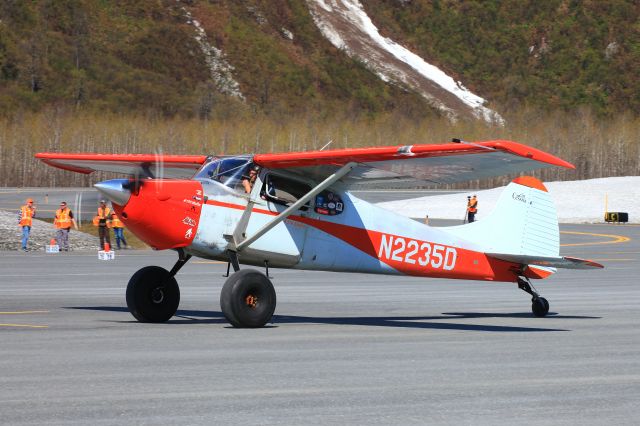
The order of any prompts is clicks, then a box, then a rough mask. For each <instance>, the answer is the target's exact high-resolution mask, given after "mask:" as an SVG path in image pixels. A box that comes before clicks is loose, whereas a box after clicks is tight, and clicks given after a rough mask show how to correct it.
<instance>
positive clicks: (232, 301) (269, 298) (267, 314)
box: [220, 269, 276, 328]
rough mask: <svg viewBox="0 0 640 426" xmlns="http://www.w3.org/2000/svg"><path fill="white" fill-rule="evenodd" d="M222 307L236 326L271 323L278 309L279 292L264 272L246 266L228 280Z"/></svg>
mask: <svg viewBox="0 0 640 426" xmlns="http://www.w3.org/2000/svg"><path fill="white" fill-rule="evenodd" d="M220 307H221V308H222V313H223V314H224V316H225V318H226V319H227V321H229V322H230V323H231V325H233V326H234V327H238V328H257V327H262V326H264V325H265V324H266V323H267V322H269V320H270V319H271V317H272V316H273V312H274V311H275V309H276V291H275V289H274V288H273V284H271V281H269V278H267V277H266V276H265V275H264V274H263V273H261V272H258V271H255V270H252V269H243V270H242V271H238V272H236V273H234V274H233V275H231V276H230V277H229V278H228V279H227V281H226V282H225V283H224V286H223V287H222V292H221V293H220Z"/></svg>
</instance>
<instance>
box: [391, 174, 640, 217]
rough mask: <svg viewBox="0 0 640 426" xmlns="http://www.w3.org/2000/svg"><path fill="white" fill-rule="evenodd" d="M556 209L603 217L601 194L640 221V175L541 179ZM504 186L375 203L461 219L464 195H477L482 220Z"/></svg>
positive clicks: (417, 214) (410, 213)
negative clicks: (573, 179)
mask: <svg viewBox="0 0 640 426" xmlns="http://www.w3.org/2000/svg"><path fill="white" fill-rule="evenodd" d="M544 185H545V187H546V188H547V190H548V191H549V194H551V197H552V198H553V201H554V203H555V205H556V209H557V210H558V219H559V221H560V222H561V223H597V222H603V221H604V212H605V197H606V198H607V201H608V202H607V204H608V207H607V210H608V211H610V212H627V213H629V222H633V223H640V202H639V201H638V200H640V176H630V177H610V178H600V179H588V180H578V181H566V182H545V183H544ZM503 190H504V187H500V188H494V189H489V190H484V191H469V192H468V193H461V194H450V195H436V196H428V197H421V198H415V199H412V200H400V201H391V202H386V203H379V204H378V206H380V207H382V208H384V209H387V210H391V211H393V212H395V213H398V214H401V215H404V216H409V217H415V218H423V217H425V215H428V216H429V218H433V219H435V218H438V219H460V221H462V220H463V219H464V215H465V210H466V205H467V195H473V194H477V195H478V214H477V215H476V218H477V219H478V220H482V218H483V217H487V216H488V215H490V214H491V212H492V211H493V209H494V208H495V206H496V203H497V201H498V197H499V196H500V194H501V193H502V191H503Z"/></svg>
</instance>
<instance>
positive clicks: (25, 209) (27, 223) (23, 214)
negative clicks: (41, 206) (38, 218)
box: [18, 198, 36, 251]
mask: <svg viewBox="0 0 640 426" xmlns="http://www.w3.org/2000/svg"><path fill="white" fill-rule="evenodd" d="M35 215H36V208H35V206H34V205H33V199H31V198H27V204H25V205H24V206H22V207H20V212H19V213H18V226H21V227H22V251H29V248H28V247H27V243H28V242H29V234H30V233H31V225H32V224H33V217H34V216H35Z"/></svg>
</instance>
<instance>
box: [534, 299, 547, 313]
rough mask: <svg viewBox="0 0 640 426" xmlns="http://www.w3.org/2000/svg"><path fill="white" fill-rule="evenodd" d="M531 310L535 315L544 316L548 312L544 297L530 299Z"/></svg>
mask: <svg viewBox="0 0 640 426" xmlns="http://www.w3.org/2000/svg"><path fill="white" fill-rule="evenodd" d="M531 311H532V312H533V315H535V316H537V317H544V316H546V315H547V314H548V313H549V302H547V299H545V298H544V297H535V298H534V299H533V300H532V301H531Z"/></svg>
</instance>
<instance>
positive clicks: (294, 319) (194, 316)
mask: <svg viewBox="0 0 640 426" xmlns="http://www.w3.org/2000/svg"><path fill="white" fill-rule="evenodd" d="M65 309H79V310H90V311H107V312H122V313H127V314H129V310H128V309H127V308H125V307H114V306H73V307H68V308H65ZM482 318H530V319H531V320H535V321H545V318H533V317H532V316H531V313H528V312H526V313H525V312H516V313H484V312H444V313H442V315H437V316H383V317H311V316H297V315H274V316H273V317H272V319H271V322H270V323H269V325H268V326H267V327H269V326H271V327H273V326H278V325H280V324H331V325H359V326H368V327H400V328H415V329H435V330H464V331H490V332H545V331H546V332H549V331H570V330H567V329H561V328H543V327H517V326H506V325H488V324H469V323H465V322H462V321H466V320H472V319H482ZM547 318H549V319H551V318H552V319H599V318H600V317H591V316H565V315H558V314H557V313H553V312H550V313H549V314H548V317H547ZM443 320H444V321H446V322H441V321H443ZM456 320H459V321H460V322H453V321H456ZM119 322H127V323H128V322H137V321H136V320H134V319H131V320H129V321H124V320H123V321H119ZM227 323H228V322H227V320H226V319H225V317H224V315H223V314H222V312H218V311H198V310H181V309H179V310H178V311H177V312H176V315H175V316H174V317H173V318H172V319H171V320H169V321H168V324H175V325H179V324H182V325H184V324H227ZM229 328H231V326H229Z"/></svg>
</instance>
